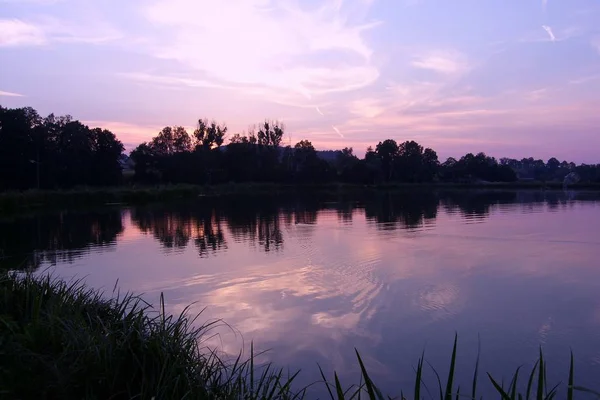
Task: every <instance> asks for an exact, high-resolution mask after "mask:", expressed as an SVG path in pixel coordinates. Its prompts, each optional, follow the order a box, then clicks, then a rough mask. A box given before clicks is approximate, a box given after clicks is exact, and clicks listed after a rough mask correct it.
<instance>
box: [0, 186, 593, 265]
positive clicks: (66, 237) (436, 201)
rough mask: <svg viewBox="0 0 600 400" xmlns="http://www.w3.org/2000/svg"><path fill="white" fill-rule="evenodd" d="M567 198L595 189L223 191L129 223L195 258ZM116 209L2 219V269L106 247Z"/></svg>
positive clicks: (115, 227)
mask: <svg viewBox="0 0 600 400" xmlns="http://www.w3.org/2000/svg"><path fill="white" fill-rule="evenodd" d="M573 200H578V201H598V195H597V193H596V194H594V193H590V192H574V193H570V192H550V191H547V192H544V191H524V192H516V191H467V190H464V191H460V190H459V191H426V190H413V191H377V190H363V191H356V192H350V193H348V192H343V193H335V192H334V193H327V194H323V193H321V194H317V193H310V192H306V193H300V194H299V193H292V194H288V195H281V194H279V195H264V196H224V197H218V198H217V197H214V198H203V199H199V200H198V201H195V202H193V203H184V204H173V203H170V204H162V205H153V206H145V207H134V208H132V209H131V210H130V214H131V221H132V223H133V225H134V226H135V227H137V228H138V229H139V230H140V231H142V232H144V233H146V234H149V235H152V236H153V237H154V238H155V239H156V240H157V241H158V242H159V243H160V245H161V247H162V249H163V251H165V252H173V251H183V250H184V249H186V248H188V246H190V245H193V246H195V248H196V251H197V252H198V254H199V256H200V257H208V256H210V255H215V254H218V253H219V252H220V251H224V250H226V249H227V248H228V240H229V241H233V242H235V243H244V244H247V245H251V246H252V247H254V248H256V249H257V250H258V251H262V252H277V251H279V250H282V249H283V248H284V242H285V237H286V235H285V233H286V232H297V233H298V234H300V235H302V237H303V238H308V237H310V236H312V235H313V234H314V231H315V229H318V228H317V226H318V223H319V218H321V217H323V218H326V216H328V215H329V216H331V215H332V216H334V218H335V217H336V216H337V222H338V223H344V224H351V223H353V220H354V219H356V217H357V215H362V214H363V212H364V215H365V217H366V219H367V220H368V221H371V222H373V223H374V226H375V227H376V228H377V229H381V230H398V229H403V230H419V229H421V228H423V227H424V226H428V225H432V224H434V223H435V220H436V218H437V216H438V211H443V212H445V213H449V214H451V213H458V214H459V215H460V216H461V217H462V218H465V219H470V220H472V219H479V220H483V219H485V218H487V217H488V216H489V215H490V213H492V212H494V210H496V209H500V208H503V207H511V208H512V207H516V208H518V209H521V210H522V211H536V210H541V209H543V208H547V209H549V210H553V209H556V208H564V207H572V206H573V205H574V202H573ZM122 219H123V211H121V210H119V209H105V210H102V211H98V210H91V211H81V212H61V213H53V214H51V213H46V214H35V215H30V216H26V217H19V218H16V217H15V218H12V219H9V218H4V219H1V220H0V268H8V269H25V268H33V269H35V268H38V267H39V266H40V265H43V264H48V265H54V264H57V263H61V262H72V261H73V260H75V259H76V258H78V257H81V256H82V255H84V254H85V253H86V252H88V251H89V249H90V248H107V249H108V248H111V247H112V246H113V245H114V244H115V242H116V240H117V238H118V235H119V234H121V233H122V232H123V230H124V226H123V221H122Z"/></svg>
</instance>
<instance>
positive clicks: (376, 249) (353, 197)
mask: <svg viewBox="0 0 600 400" xmlns="http://www.w3.org/2000/svg"><path fill="white" fill-rule="evenodd" d="M599 223H600V193H593V192H543V191H523V192H511V191H447V192H446V191H437V192H433V191H406V192H402V191H398V192H389V193H388V192H367V191H365V192H360V193H358V192H357V193H346V194H344V193H342V194H317V193H303V194H301V195H297V194H296V195H294V196H289V195H288V196H286V195H277V196H275V195H273V196H235V197H234V196H228V197H221V198H208V197H207V198H199V199H198V200H197V201H194V202H181V203H169V204H157V205H146V206H139V207H118V206H112V207H105V208H100V209H92V210H74V211H69V212H67V211H64V212H39V213H35V214H31V215H27V216H14V217H6V216H5V217H2V218H0V257H2V255H3V257H4V258H3V259H2V260H0V263H1V264H2V265H3V266H4V267H9V268H13V269H16V268H21V269H25V268H34V269H36V271H38V272H39V273H47V272H52V273H53V274H54V275H55V276H58V277H63V278H67V279H71V278H73V277H76V278H83V279H84V280H85V282H86V283H88V284H89V285H91V286H92V287H95V288H100V289H103V290H105V291H106V292H107V293H108V294H109V295H110V294H111V293H112V291H113V289H114V288H115V286H116V287H118V288H119V289H120V290H121V291H122V292H123V291H133V292H136V293H143V296H144V298H145V299H147V300H148V301H149V302H151V303H154V304H157V303H158V301H159V298H160V293H163V294H164V297H165V301H166V307H167V309H168V310H169V311H171V312H173V313H179V312H181V311H182V310H184V308H185V307H186V306H188V305H190V304H192V303H193V305H192V306H191V308H190V312H191V313H197V312H200V311H201V310H204V311H203V312H202V315H201V316H200V317H199V321H206V320H212V319H216V318H220V319H223V321H224V322H226V323H227V324H228V326H224V325H222V326H220V327H219V328H217V329H216V330H215V331H213V332H212V333H214V334H213V335H209V336H207V337H206V338H205V341H206V344H207V345H210V346H218V347H219V348H220V350H221V351H223V352H224V353H227V354H236V353H237V352H238V351H239V350H240V348H242V346H245V348H246V350H247V349H248V348H249V344H250V342H251V341H253V342H254V346H255V349H257V351H262V350H270V351H268V352H267V353H265V354H264V355H262V356H261V357H260V359H261V360H265V361H266V360H268V361H272V362H274V363H275V364H276V365H278V366H285V367H287V366H289V367H290V369H291V370H296V369H302V372H301V374H300V378H299V381H298V384H307V383H310V382H313V381H315V380H318V379H319V373H318V369H317V367H316V364H317V363H319V365H321V366H322V368H323V369H324V370H325V371H326V372H328V373H329V372H332V371H333V369H335V370H336V371H338V373H339V374H340V377H341V379H342V381H343V382H345V384H350V383H357V382H356V381H357V376H358V375H357V374H358V370H359V369H358V364H357V362H356V356H355V353H354V348H357V349H358V350H359V351H360V353H361V355H362V357H363V359H364V360H365V363H366V364H367V366H368V368H369V371H370V372H371V375H372V378H374V380H375V381H376V383H378V384H379V385H380V386H381V388H382V389H384V392H386V393H389V394H391V395H399V389H400V387H404V388H405V389H404V390H405V392H406V391H411V390H412V382H413V379H414V378H413V377H414V372H413V368H414V367H415V366H416V363H417V360H418V358H419V356H420V354H421V352H422V351H423V350H425V356H426V359H427V360H428V361H429V362H431V364H432V365H434V366H435V367H436V368H437V369H438V370H439V372H440V373H442V374H443V373H445V371H447V369H448V363H449V360H450V353H451V350H452V342H453V339H454V334H455V332H457V333H458V336H459V344H458V377H459V379H460V380H462V381H463V382H470V378H471V376H472V374H473V369H474V365H475V360H476V358H477V354H478V347H479V346H480V348H481V353H480V354H481V370H482V371H489V372H490V373H492V375H495V376H497V377H498V378H499V379H501V378H502V377H504V379H505V380H509V379H510V377H511V375H512V373H513V372H514V371H515V369H516V368H517V367H518V366H519V365H522V364H523V365H525V367H531V365H532V363H533V362H534V361H535V359H536V357H537V354H538V353H537V352H538V348H539V346H540V345H541V346H542V347H543V349H544V353H545V356H546V358H547V359H548V361H549V371H548V378H550V379H555V380H558V379H563V380H564V379H566V377H567V373H568V359H569V351H570V349H572V350H573V352H574V354H575V359H576V364H575V368H576V374H577V377H578V381H576V384H581V385H588V386H592V387H595V388H596V389H599V387H598V385H597V384H596V382H598V381H600V379H599V378H600V261H599V260H600V224H599ZM428 374H431V373H430V372H428ZM428 379H429V378H428ZM482 379H483V377H482ZM431 382H433V381H431ZM467 384H468V383H467ZM485 386H486V387H487V384H486V385H485ZM432 389H433V390H437V389H435V388H432ZM484 390H487V389H484ZM484 393H485V392H484ZM559 397H562V396H559Z"/></svg>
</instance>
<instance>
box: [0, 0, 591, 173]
mask: <svg viewBox="0 0 600 400" xmlns="http://www.w3.org/2000/svg"><path fill="white" fill-rule="evenodd" d="M0 104H2V105H3V106H6V107H20V106H33V107H35V108H36V109H38V111H39V112H40V113H41V114H44V115H45V114H48V113H50V112H54V113H56V114H67V113H68V114H71V115H73V116H74V117H75V118H77V119H80V120H82V121H84V122H86V123H88V124H90V125H94V126H102V127H106V128H108V129H111V130H112V131H113V132H114V133H116V134H117V135H118V137H119V138H120V139H121V140H122V141H123V142H124V143H125V144H126V145H127V146H128V148H131V147H132V146H135V145H136V144H138V143H139V142H141V141H144V140H148V139H149V138H151V137H152V136H154V135H155V134H156V133H157V132H158V131H159V130H160V129H161V128H162V127H163V126H166V125H184V126H188V127H192V126H193V125H194V123H195V121H196V120H197V119H198V118H208V119H216V120H217V121H220V122H226V123H227V124H228V126H229V128H230V132H231V133H235V132H241V131H243V130H246V129H248V127H249V126H251V125H253V124H256V123H258V122H260V121H261V120H264V119H265V118H268V119H280V120H282V121H284V123H285V125H286V128H287V129H286V132H287V135H288V137H287V138H286V143H288V142H291V143H295V142H297V141H299V140H301V139H309V140H311V141H312V142H313V144H315V146H316V147H317V148H321V149H325V148H341V147H345V146H352V147H354V148H355V150H356V151H357V153H359V154H362V153H364V149H365V148H366V147H367V146H368V145H374V144H376V143H377V142H378V141H380V140H384V139H386V138H393V139H396V140H397V141H404V140H417V141H418V142H420V143H422V144H423V145H425V146H429V147H433V148H434V149H436V150H437V151H438V153H439V154H440V157H441V158H445V157H448V156H460V155H463V154H464V153H466V152H478V151H485V152H487V153H488V154H491V155H494V156H498V157H500V156H510V157H518V158H520V157H524V156H534V157H539V158H544V159H547V158H549V157H552V156H556V157H558V158H559V159H561V160H562V159H568V160H574V161H577V162H588V163H597V162H600V152H599V149H600V1H599V0H568V1H567V0H545V1H543V0H485V1H484V0H453V1H450V0H323V1H316V0H227V1H224V0H127V1H122V0H121V1H117V0H104V1H94V0H62V1H61V0H0Z"/></svg>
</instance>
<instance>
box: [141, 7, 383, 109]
mask: <svg viewBox="0 0 600 400" xmlns="http://www.w3.org/2000/svg"><path fill="white" fill-rule="evenodd" d="M300 4H301V3H300V2H295V1H292V0H281V1H275V0H244V1H242V0H231V1H227V2H225V1H223V2H215V1H209V0H200V1H197V0H169V1H166V0H155V1H154V2H152V3H151V4H150V5H149V6H145V7H144V9H143V10H142V14H143V16H144V17H145V18H146V19H147V21H148V22H149V23H150V24H152V26H153V27H154V28H155V32H156V33H157V35H156V36H154V37H151V38H150V42H151V43H150V44H147V45H145V50H146V51H147V52H149V53H150V54H151V55H153V56H155V57H158V58H162V59H168V60H175V61H177V62H179V63H180V65H181V66H183V67H184V68H186V69H187V70H188V71H192V72H191V73H192V75H191V79H196V77H195V76H194V74H196V76H202V78H201V79H202V80H206V81H208V82H214V83H215V84H219V85H229V86H232V85H234V86H236V87H240V89H241V90H245V91H248V89H249V88H250V89H252V90H253V91H254V92H255V94H256V93H259V94H261V95H264V97H268V96H269V95H270V94H272V93H276V92H279V93H281V92H285V93H286V95H287V96H290V97H293V98H294V99H295V100H297V101H299V102H304V103H306V102H307V101H311V100H314V99H315V98H316V97H319V96H323V95H326V94H331V93H337V92H346V91H352V90H355V89H359V88H362V87H365V86H368V85H370V84H371V83H373V82H374V81H375V80H376V79H377V78H378V77H379V71H378V69H377V68H376V67H375V66H374V65H372V63H371V55H372V53H373V50H372V49H371V48H370V46H369V45H368V44H367V42H366V40H365V39H364V38H363V34H364V33H365V32H366V31H367V30H370V29H373V28H374V27H376V26H377V25H378V22H377V21H362V20H360V21H354V22H351V19H350V17H349V16H350V15H355V14H357V13H356V12H355V11H356V10H357V9H358V10H363V11H365V10H366V9H368V7H369V4H368V2H365V1H364V0H353V1H346V2H344V3H342V2H340V1H333V0H330V1H327V2H325V3H323V5H321V6H319V7H317V8H314V7H313V8H306V4H305V3H303V4H304V6H305V8H303V7H301V6H300ZM351 11H352V12H351ZM224 15H226V16H227V18H226V19H225V20H223V18H222V16H224ZM158 33H160V34H158ZM325 54H329V55H332V57H325V58H324V57H319V56H322V55H325ZM181 83H182V84H186V82H183V81H182V82H181ZM257 88H258V89H260V90H258V91H257V90H256V89H257Z"/></svg>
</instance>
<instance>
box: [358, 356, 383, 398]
mask: <svg viewBox="0 0 600 400" xmlns="http://www.w3.org/2000/svg"><path fill="white" fill-rule="evenodd" d="M354 351H355V352H356V358H358V363H359V365H360V370H361V373H362V375H363V377H364V379H365V386H366V387H367V393H369V398H370V399H371V400H376V399H379V400H384V398H383V396H382V395H381V392H379V390H378V389H377V388H376V387H375V385H374V384H373V381H372V380H371V378H370V377H369V374H368V373H367V369H366V368H365V365H364V363H363V361H362V358H360V354H359V353H358V350H356V349H354ZM375 392H377V396H376V393H375Z"/></svg>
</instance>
